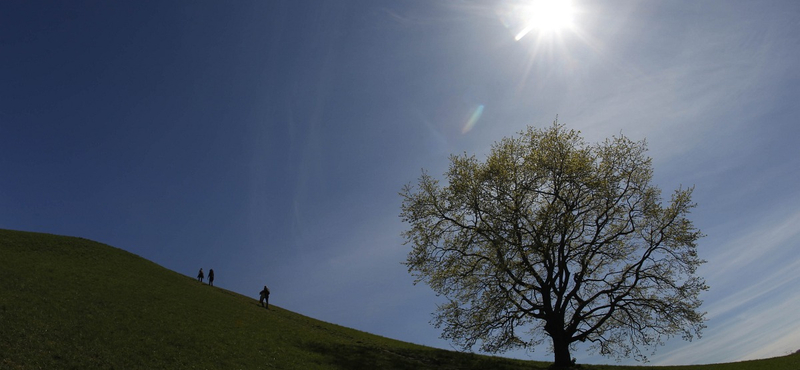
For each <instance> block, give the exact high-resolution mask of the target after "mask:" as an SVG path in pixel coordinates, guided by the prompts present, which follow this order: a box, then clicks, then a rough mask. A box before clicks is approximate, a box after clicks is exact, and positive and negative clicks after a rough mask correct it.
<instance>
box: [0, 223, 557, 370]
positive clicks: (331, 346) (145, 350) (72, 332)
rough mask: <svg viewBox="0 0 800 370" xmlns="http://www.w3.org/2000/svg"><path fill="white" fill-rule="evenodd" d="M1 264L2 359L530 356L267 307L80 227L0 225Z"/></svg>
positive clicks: (331, 360) (256, 361) (181, 364)
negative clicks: (408, 338) (69, 231)
mask: <svg viewBox="0 0 800 370" xmlns="http://www.w3.org/2000/svg"><path fill="white" fill-rule="evenodd" d="M0 266H2V278H0V292H2V293H1V294H0V323H2V325H0V369H35V368H48V369H49V368H53V369H68V368H76V369H90V368H102V369H137V368H138V369H156V368H163V369H166V368H169V369H237V368H239V369H256V368H274V369H358V368H363V369H379V368H382V369H419V368H431V369H433V368H487V367H488V368H506V369H519V368H523V366H527V367H526V368H530V367H529V365H530V363H526V362H523V361H513V360H506V359H499V358H491V357H484V356H471V355H464V354H460V353H454V352H449V351H443V350H436V349H431V348H426V347H421V346H415V345H411V344H407V343H403V342H399V341H394V340H390V339H386V338H382V337H378V336H374V335H370V334H367V333H363V332H359V331H356V330H352V329H348V328H344V327H340V326H337V325H332V324H328V323H324V322H321V321H317V320H313V319H310V318H308V317H305V316H302V315H299V314H295V313H292V312H289V311H286V310H283V309H281V308H279V307H275V306H272V307H271V309H270V310H265V309H264V308H262V307H260V306H259V305H258V301H257V300H255V299H253V298H249V297H245V296H242V295H239V294H236V293H233V292H230V291H226V290H224V289H220V288H216V287H210V286H208V285H203V284H200V283H198V282H197V281H195V280H194V279H192V278H189V277H186V276H184V275H181V274H178V273H176V272H173V271H170V270H167V269H165V268H163V267H161V266H158V265H156V264H154V263H152V262H150V261H147V260H145V259H143V258H140V257H138V256H135V255H133V254H131V253H128V252H125V251H123V250H120V249H117V248H113V247H110V246H107V245H103V244H100V243H96V242H93V241H89V240H86V239H81V238H73V237H63V236H56V235H48V234H39V233H29V232H19V231H9V230H0ZM544 366H545V365H544V364H542V367H544Z"/></svg>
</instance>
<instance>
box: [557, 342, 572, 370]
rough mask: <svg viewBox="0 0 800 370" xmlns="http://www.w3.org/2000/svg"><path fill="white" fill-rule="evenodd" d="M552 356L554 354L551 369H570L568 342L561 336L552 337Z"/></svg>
mask: <svg viewBox="0 0 800 370" xmlns="http://www.w3.org/2000/svg"><path fill="white" fill-rule="evenodd" d="M553 354H555V357H556V358H555V362H554V363H553V369H568V368H570V367H572V357H571V356H570V353H569V342H567V341H566V338H564V337H562V336H561V335H558V336H553Z"/></svg>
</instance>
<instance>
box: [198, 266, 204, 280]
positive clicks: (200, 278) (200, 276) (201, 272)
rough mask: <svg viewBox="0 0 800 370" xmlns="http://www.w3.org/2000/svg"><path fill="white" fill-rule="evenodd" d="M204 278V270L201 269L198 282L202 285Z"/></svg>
mask: <svg viewBox="0 0 800 370" xmlns="http://www.w3.org/2000/svg"><path fill="white" fill-rule="evenodd" d="M203 277H204V275H203V269H202V268H201V269H200V272H198V273H197V281H199V282H201V283H202V282H203Z"/></svg>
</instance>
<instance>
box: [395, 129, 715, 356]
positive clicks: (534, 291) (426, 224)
mask: <svg viewBox="0 0 800 370" xmlns="http://www.w3.org/2000/svg"><path fill="white" fill-rule="evenodd" d="M645 152H646V143H645V141H638V142H634V141H631V140H630V139H628V138H627V137H625V136H619V137H612V138H610V139H606V140H605V141H604V142H601V143H597V144H591V145H590V144H587V143H586V142H584V140H583V138H582V137H581V136H580V133H579V132H576V131H574V130H567V129H566V128H565V126H563V125H561V124H558V123H554V124H553V126H551V127H549V128H544V129H538V128H532V127H528V128H527V130H526V131H523V132H521V133H520V134H519V136H517V137H511V138H504V139H502V140H501V141H500V142H497V143H495V144H494V145H493V146H492V149H491V152H490V154H489V155H488V157H487V158H486V160H485V162H481V161H479V160H477V159H476V158H475V156H468V155H467V154H463V155H452V156H451V157H450V161H451V163H450V167H449V170H448V171H447V173H446V184H445V185H440V183H439V180H437V179H435V178H434V177H432V176H430V175H429V174H427V173H426V172H425V171H423V174H422V176H421V177H420V178H419V181H418V184H416V186H414V185H411V184H409V185H406V186H405V187H404V188H403V190H402V192H401V193H400V194H401V196H402V197H403V203H402V213H401V217H402V218H403V221H404V222H406V223H408V226H409V228H408V229H407V230H406V231H405V232H404V233H403V236H404V238H405V241H406V244H407V245H411V246H412V250H411V252H410V253H409V254H408V257H407V260H406V262H405V264H406V265H407V266H408V269H409V272H410V273H412V274H413V275H414V276H415V277H416V279H417V282H425V283H426V284H428V285H429V286H430V287H431V288H432V289H433V290H434V291H435V292H436V293H437V294H438V295H441V296H444V297H446V299H447V303H445V304H442V305H440V306H439V307H438V308H437V311H436V313H435V314H434V324H435V325H436V326H437V327H439V328H441V329H443V333H442V338H444V339H448V340H450V341H451V342H453V343H454V344H456V345H458V346H459V347H461V348H463V349H465V350H470V349H472V348H473V347H474V346H475V345H479V347H480V349H481V350H483V351H486V352H490V353H498V352H503V351H506V350H511V349H518V348H527V349H531V350H532V349H533V348H535V347H537V346H539V345H541V344H543V343H544V342H545V341H546V340H547V339H548V338H549V339H550V344H551V347H550V350H551V351H552V352H553V353H554V356H555V363H554V365H555V366H556V367H568V366H570V363H571V357H570V350H571V349H572V350H574V345H575V343H576V342H585V341H588V342H589V344H590V347H589V348H590V349H593V350H595V351H596V352H598V353H600V354H602V355H605V356H609V357H612V358H617V359H619V358H623V357H630V356H633V357H634V358H636V359H637V360H644V361H646V360H647V359H646V356H645V355H644V354H643V352H642V349H644V347H652V348H655V347H656V346H657V345H658V344H663V341H664V340H665V339H667V338H670V337H673V336H676V335H681V336H682V337H683V338H684V339H686V340H692V338H694V337H695V336H699V335H700V334H701V332H702V329H703V328H705V325H704V320H705V319H704V315H705V313H703V312H699V311H698V309H699V307H700V305H701V303H702V302H701V300H700V299H699V297H698V295H699V293H700V292H701V291H703V290H707V289H708V287H707V286H706V284H705V281H704V279H703V278H701V277H699V276H697V275H696V270H697V268H698V266H699V265H701V264H702V263H704V262H705V261H703V260H701V259H700V258H698V256H697V252H696V248H697V245H696V242H697V240H698V239H699V238H700V237H702V234H701V232H700V231H699V230H698V229H696V228H695V227H694V226H693V224H692V222H691V221H690V220H689V219H688V218H687V215H688V214H689V212H690V210H691V209H692V208H693V207H694V206H695V204H694V203H693V202H692V200H691V195H692V190H693V189H692V188H688V189H682V188H679V189H677V190H675V191H674V193H673V194H672V197H671V199H670V201H669V203H668V204H667V205H665V206H664V205H662V199H661V191H660V189H659V188H658V187H657V186H655V185H654V184H652V183H651V181H652V172H653V170H652V163H651V159H650V158H649V157H647V156H646V155H645Z"/></svg>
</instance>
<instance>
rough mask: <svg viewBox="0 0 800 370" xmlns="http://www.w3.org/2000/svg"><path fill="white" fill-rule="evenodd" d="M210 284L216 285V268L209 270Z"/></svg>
mask: <svg viewBox="0 0 800 370" xmlns="http://www.w3.org/2000/svg"><path fill="white" fill-rule="evenodd" d="M208 285H211V286H214V269H210V270H208Z"/></svg>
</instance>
